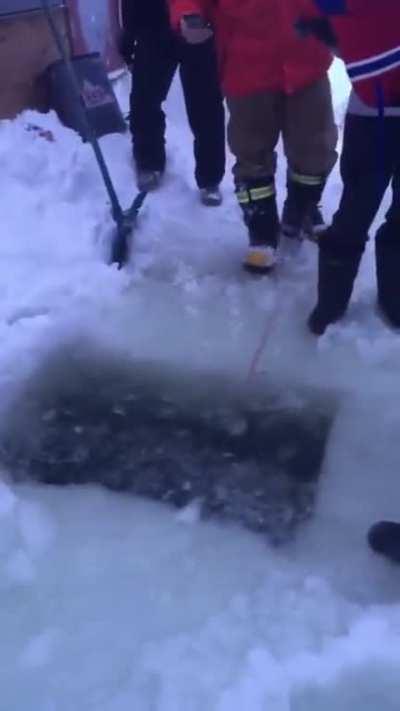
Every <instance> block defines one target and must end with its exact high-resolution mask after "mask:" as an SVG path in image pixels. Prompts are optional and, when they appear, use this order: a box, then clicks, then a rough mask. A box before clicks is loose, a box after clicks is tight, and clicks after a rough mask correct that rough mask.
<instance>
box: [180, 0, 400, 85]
mask: <svg viewBox="0 0 400 711" xmlns="http://www.w3.org/2000/svg"><path fill="white" fill-rule="evenodd" d="M168 1H169V4H170V11H171V20H172V25H173V26H174V27H175V28H176V29H177V28H179V23H180V20H181V19H182V17H183V15H189V14H193V13H200V14H202V15H203V16H204V17H205V18H207V19H208V20H209V21H210V22H211V23H212V25H213V27H214V30H215V35H216V44H217V51H218V56H219V64H220V73H221V80H222V85H223V89H224V92H225V94H226V95H228V96H244V95H246V94H253V93H255V92H260V91H265V90H271V91H284V92H285V93H287V94H292V93H293V92H295V91H298V90H299V89H302V88H304V87H306V86H308V85H309V84H312V83H313V82H315V81H317V80H318V79H321V78H322V77H323V76H324V74H325V73H326V72H327V70H328V68H329V66H330V63H331V55H330V52H329V51H328V50H327V49H325V48H324V47H323V46H322V45H320V44H319V43H318V42H317V41H316V40H315V39H313V38H310V39H307V40H306V41H304V40H302V39H301V38H299V37H298V36H297V34H296V31H295V29H294V24H295V22H296V20H297V19H298V17H299V16H300V15H302V16H307V15H308V14H310V15H311V14H313V12H315V10H313V7H312V5H313V3H312V1H311V0H168ZM399 2H400V0H399Z"/></svg>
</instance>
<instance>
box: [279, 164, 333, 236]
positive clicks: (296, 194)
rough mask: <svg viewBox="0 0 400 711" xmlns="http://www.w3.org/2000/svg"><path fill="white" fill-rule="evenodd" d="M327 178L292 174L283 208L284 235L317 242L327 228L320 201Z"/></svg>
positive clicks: (289, 178)
mask: <svg viewBox="0 0 400 711" xmlns="http://www.w3.org/2000/svg"><path fill="white" fill-rule="evenodd" d="M324 186H325V178H324V177H322V176H317V175H314V176H312V175H300V174H297V173H292V174H290V176H289V177H288V181H287V198H286V201H285V204H284V206H283V214H282V234H283V235H284V236H285V237H289V238H291V239H298V240H301V239H305V238H307V239H311V240H313V241H317V239H318V234H319V233H320V232H322V230H323V229H324V228H325V223H324V219H323V217H322V213H321V210H320V208H319V205H318V203H319V201H320V199H321V196H322V192H323V189H324Z"/></svg>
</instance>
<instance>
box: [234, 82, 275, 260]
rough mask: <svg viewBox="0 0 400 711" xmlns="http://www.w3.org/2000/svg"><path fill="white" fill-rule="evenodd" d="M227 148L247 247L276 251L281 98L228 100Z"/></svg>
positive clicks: (264, 95)
mask: <svg viewBox="0 0 400 711" xmlns="http://www.w3.org/2000/svg"><path fill="white" fill-rule="evenodd" d="M228 106H229V112H230V120H229V126H228V140H229V145H230V148H231V150H232V153H233V154H234V156H235V158H236V164H235V166H234V169H233V174H234V179H235V185H236V192H237V196H238V200H239V204H240V206H241V208H242V211H243V216H244V221H245V224H246V225H247V227H248V230H249V238H250V245H251V246H259V245H262V246H270V247H272V248H273V249H275V248H276V247H277V243H278V234H279V219H278V212H277V207H276V196H275V183H274V176H275V169H276V154H275V148H276V144H277V142H278V139H279V134H280V129H281V122H282V95H281V94H278V93H274V92H263V93H260V94H253V95H251V96H248V97H240V98H230V99H229V101H228Z"/></svg>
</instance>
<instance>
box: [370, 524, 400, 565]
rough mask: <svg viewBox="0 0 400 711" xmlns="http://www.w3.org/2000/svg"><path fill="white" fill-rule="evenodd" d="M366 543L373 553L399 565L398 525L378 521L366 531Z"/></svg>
mask: <svg viewBox="0 0 400 711" xmlns="http://www.w3.org/2000/svg"><path fill="white" fill-rule="evenodd" d="M368 542H369V545H370V547H371V548H372V550H373V551H374V552H375V553H380V554H381V555H384V556H385V557H386V558H388V559H389V560H391V561H393V562H394V563H400V523H394V522H392V521H379V523H375V524H374V525H373V526H371V528H370V530H369V531H368Z"/></svg>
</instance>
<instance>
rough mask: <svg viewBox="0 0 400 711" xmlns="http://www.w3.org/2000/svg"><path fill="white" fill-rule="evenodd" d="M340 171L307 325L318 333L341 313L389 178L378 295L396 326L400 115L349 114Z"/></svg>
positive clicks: (399, 321)
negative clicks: (337, 202) (389, 200)
mask: <svg viewBox="0 0 400 711" xmlns="http://www.w3.org/2000/svg"><path fill="white" fill-rule="evenodd" d="M341 174H342V179H343V193H342V198H341V201H340V205H339V209H338V211H337V212H336V214H335V215H334V218H333V222H332V225H331V227H330V228H329V229H328V230H327V231H326V233H325V234H324V235H321V239H320V242H319V248H320V254H319V271H318V304H317V306H316V308H315V309H314V311H313V312H312V314H311V316H310V319H309V326H310V328H311V330H312V332H313V333H315V334H318V335H320V334H322V333H323V332H324V331H325V328H326V327H327V325H328V324H330V323H333V322H334V321H338V320H339V319H340V318H341V317H342V316H343V314H344V313H345V311H346V308H347V305H348V303H349V300H350V297H351V293H352V290H353V284H354V280H355V278H356V276H357V271H358V268H359V264H360V261H361V258H362V254H363V251H364V247H365V244H366V242H367V240H368V230H369V228H370V227H371V224H372V222H373V220H374V218H375V216H376V214H377V212H378V209H379V207H380V205H381V202H382V198H383V196H384V194H385V191H386V189H387V187H388V186H389V184H390V182H392V203H391V206H390V209H389V211H388V212H387V214H386V218H385V221H384V222H383V224H382V225H381V227H380V228H379V229H378V231H377V233H376V237H375V256H376V277H377V297H378V304H379V306H380V309H381V312H382V313H383V315H384V316H385V317H386V319H387V320H388V321H389V323H390V324H391V325H392V326H394V327H396V328H400V278H399V275H400V118H399V117H389V116H388V117H385V118H379V117H369V116H357V115H354V114H348V116H347V118H346V126H345V132H344V143H343V152H342V159H341Z"/></svg>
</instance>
